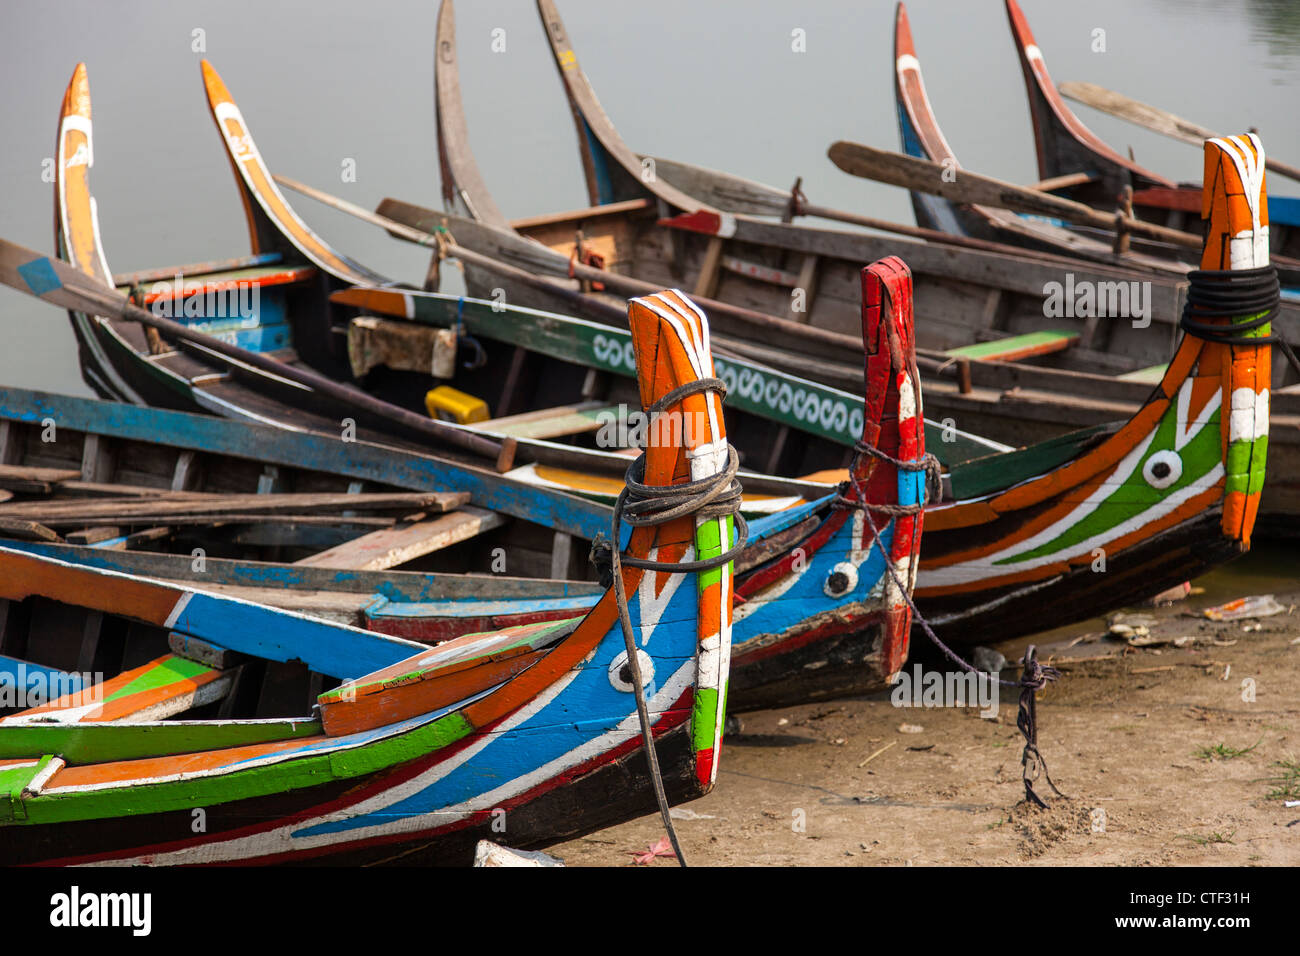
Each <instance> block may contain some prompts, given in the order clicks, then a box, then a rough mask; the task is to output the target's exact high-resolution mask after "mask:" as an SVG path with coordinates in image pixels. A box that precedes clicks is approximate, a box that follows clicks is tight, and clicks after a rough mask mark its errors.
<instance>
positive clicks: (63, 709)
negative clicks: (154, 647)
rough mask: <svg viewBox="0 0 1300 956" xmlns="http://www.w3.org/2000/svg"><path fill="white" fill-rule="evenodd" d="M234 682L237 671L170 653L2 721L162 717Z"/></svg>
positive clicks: (199, 702) (208, 698) (215, 697)
mask: <svg viewBox="0 0 1300 956" xmlns="http://www.w3.org/2000/svg"><path fill="white" fill-rule="evenodd" d="M230 685H231V675H230V674H228V673H226V672H224V671H220V670H216V669H215V668H212V667H207V666H206V665H204V664H200V663H198V662H197V661H192V660H189V659H187V658H184V657H179V656H177V655H175V654H164V655H163V656H162V657H159V658H156V659H154V660H152V661H150V662H149V663H147V664H143V665H141V666H140V667H136V668H133V669H131V670H128V671H123V672H122V673H121V674H118V675H117V676H116V677H113V678H110V679H109V680H106V681H103V682H101V683H99V684H93V685H90V686H87V687H82V688H79V689H78V690H75V691H72V692H71V693H68V694H64V695H63V696H61V697H59V698H57V699H55V700H52V701H50V702H49V703H48V704H43V705H41V706H39V707H32V708H29V709H27V710H24V711H22V712H20V713H17V714H14V715H13V716H11V717H6V718H4V719H3V720H0V725H9V724H26V723H65V724H75V723H99V722H102V721H108V720H126V721H133V720H161V719H163V718H164V717H170V716H171V715H173V714H179V713H181V712H183V711H186V710H189V709H190V708H191V707H199V706H202V705H203V704H209V703H211V702H212V701H214V700H219V699H221V698H222V697H223V696H225V694H226V692H227V691H228V690H229V689H230Z"/></svg>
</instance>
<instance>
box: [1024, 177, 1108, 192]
mask: <svg viewBox="0 0 1300 956" xmlns="http://www.w3.org/2000/svg"><path fill="white" fill-rule="evenodd" d="M1100 178H1101V177H1099V176H1098V175H1097V174H1096V173H1093V172H1079V173H1066V174H1065V175H1064V176H1052V177H1050V178H1049V179H1040V180H1039V181H1038V182H1036V183H1033V184H1032V185H1031V186H1030V187H1029V188H1030V189H1037V190H1038V191H1039V192H1045V193H1050V192H1055V191H1056V190H1058V189H1069V188H1070V187H1071V186H1082V185H1084V184H1085V183H1095V182H1096V181H1097V180H1098V179H1100Z"/></svg>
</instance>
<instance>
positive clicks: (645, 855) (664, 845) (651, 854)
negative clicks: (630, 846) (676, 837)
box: [628, 837, 677, 866]
mask: <svg viewBox="0 0 1300 956" xmlns="http://www.w3.org/2000/svg"><path fill="white" fill-rule="evenodd" d="M628 852H629V853H631V854H632V862H633V863H635V864H636V865H637V866H647V865H649V864H651V863H653V862H654V861H655V859H656V858H658V857H664V858H665V859H670V860H675V859H677V854H676V853H674V852H673V845H672V844H671V843H670V842H669V841H668V838H667V837H660V838H659V839H658V840H656V841H655V842H654V843H652V844H650V846H648V847H646V848H645V849H644V850H629V851H628Z"/></svg>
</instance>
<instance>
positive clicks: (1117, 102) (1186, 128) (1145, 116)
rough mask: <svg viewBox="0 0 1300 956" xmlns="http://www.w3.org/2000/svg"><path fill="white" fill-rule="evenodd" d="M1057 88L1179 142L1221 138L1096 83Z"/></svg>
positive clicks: (1291, 171) (1298, 170)
mask: <svg viewBox="0 0 1300 956" xmlns="http://www.w3.org/2000/svg"><path fill="white" fill-rule="evenodd" d="M1059 89H1060V91H1061V93H1062V94H1064V95H1065V96H1068V97H1069V98H1070V99H1072V100H1074V101H1075V102H1076V103H1082V104H1083V105H1084V106H1091V107H1092V108H1093V109H1095V110H1101V111H1102V112H1103V113H1109V114H1110V115H1111V116H1118V117H1119V118H1120V119H1122V120H1127V121H1128V122H1130V123H1132V124H1134V125H1135V126H1141V127H1143V128H1144V129H1149V130H1151V131H1152V132H1153V133H1160V134H1161V135H1162V136H1168V137H1169V138H1170V139H1176V140H1178V141H1179V142H1180V143H1189V144H1191V145H1192V146H1201V145H1203V144H1204V143H1205V141H1206V140H1207V139H1222V138H1223V137H1222V136H1221V135H1220V134H1218V133H1216V132H1214V131H1213V130H1210V129H1206V128H1205V127H1204V126H1198V125H1197V124H1196V123H1193V122H1191V121H1190V120H1185V119H1183V118H1181V117H1179V116H1175V115H1174V114H1173V113H1166V112H1165V111H1164V110H1162V109H1157V108H1156V107H1154V106H1148V105H1147V104H1146V103H1142V102H1139V101H1138V100H1135V99H1130V98H1129V97H1127V96H1125V95H1124V94H1123V93H1116V92H1115V91H1114V90H1108V89H1106V88H1105V87H1104V86H1098V85H1097V84H1096V83H1062V84H1061V85H1060V87H1059ZM1264 165H1265V167H1266V168H1268V169H1269V170H1271V171H1272V172H1275V173H1277V174H1278V175H1279V176H1285V177H1287V178H1288V179H1295V180H1300V167H1297V166H1292V165H1290V164H1289V163H1283V162H1279V161H1278V160H1276V159H1274V158H1273V157H1272V156H1269V155H1267V154H1265V156H1264Z"/></svg>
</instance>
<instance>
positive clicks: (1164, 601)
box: [1145, 581, 1192, 607]
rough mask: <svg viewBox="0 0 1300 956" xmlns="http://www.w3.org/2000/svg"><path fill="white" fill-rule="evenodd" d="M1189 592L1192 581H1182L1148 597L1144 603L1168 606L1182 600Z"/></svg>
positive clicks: (1153, 605) (1154, 605) (1190, 591)
mask: <svg viewBox="0 0 1300 956" xmlns="http://www.w3.org/2000/svg"><path fill="white" fill-rule="evenodd" d="M1191 593H1192V582H1190V581H1184V582H1183V583H1182V584H1175V585H1174V586H1173V587H1171V588H1169V589H1167V590H1165V591H1161V592H1160V593H1159V594H1157V595H1156V596H1155V597H1152V598H1148V599H1147V600H1146V602H1145V603H1146V604H1149V605H1150V606H1152V607H1168V606H1169V605H1170V604H1174V603H1176V602H1178V601H1181V600H1183V599H1184V598H1186V597H1187V596H1188V595H1189V594H1191Z"/></svg>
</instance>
